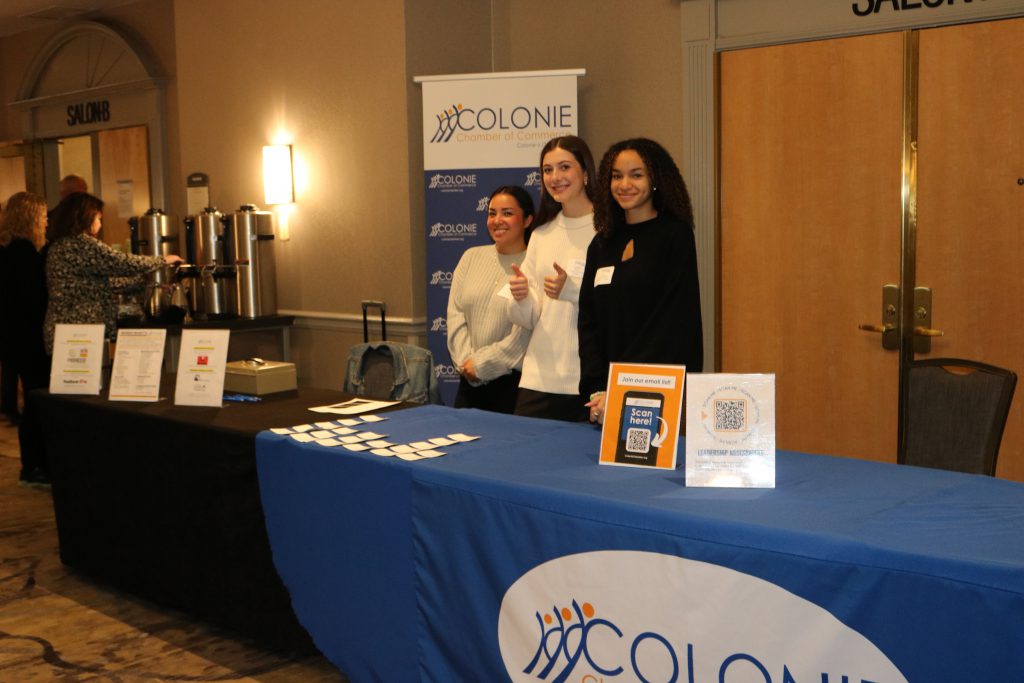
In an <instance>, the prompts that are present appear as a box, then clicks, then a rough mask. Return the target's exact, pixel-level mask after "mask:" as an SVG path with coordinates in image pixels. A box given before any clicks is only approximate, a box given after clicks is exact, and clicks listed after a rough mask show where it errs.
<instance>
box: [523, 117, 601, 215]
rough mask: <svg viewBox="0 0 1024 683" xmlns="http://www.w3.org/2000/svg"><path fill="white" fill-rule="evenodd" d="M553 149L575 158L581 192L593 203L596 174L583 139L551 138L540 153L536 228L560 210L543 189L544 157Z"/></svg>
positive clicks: (591, 156) (566, 136) (569, 137)
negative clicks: (580, 178) (579, 171)
mask: <svg viewBox="0 0 1024 683" xmlns="http://www.w3.org/2000/svg"><path fill="white" fill-rule="evenodd" d="M553 149H564V150H565V151H566V152H568V153H569V154H572V155H573V156H574V157H576V161H578V162H579V164H580V168H582V169H583V173H584V174H585V175H584V183H583V191H584V192H586V194H587V199H589V200H590V201H591V203H593V201H594V181H595V179H596V178H597V173H595V172H594V155H593V154H591V153H590V148H589V147H587V143H586V142H584V141H583V138H580V137H576V136H575V135H563V136H561V137H557V138H551V139H550V140H548V143H547V144H546V145H544V149H542V150H541V151H540V167H541V174H540V175H541V179H542V180H541V183H540V206H539V207H538V208H537V218H536V219H535V220H534V221H533V224H534V225H536V226H537V227H540V226H541V225H544V224H545V223H548V222H550V221H551V219H552V218H554V217H555V216H557V215H558V212H559V211H561V210H562V205H561V204H559V203H558V202H556V201H555V200H554V198H553V197H552V196H551V195H550V194H548V188H546V187H544V181H543V178H544V157H545V156H547V154H548V152H550V151H551V150H553Z"/></svg>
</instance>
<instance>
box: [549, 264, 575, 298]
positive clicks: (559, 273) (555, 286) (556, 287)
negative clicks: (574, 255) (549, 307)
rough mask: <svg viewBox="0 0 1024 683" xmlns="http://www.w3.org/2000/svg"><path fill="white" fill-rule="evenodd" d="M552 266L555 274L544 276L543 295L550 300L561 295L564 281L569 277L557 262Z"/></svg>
mask: <svg viewBox="0 0 1024 683" xmlns="http://www.w3.org/2000/svg"><path fill="white" fill-rule="evenodd" d="M553 265H554V267H555V274H554V275H547V276H545V278H544V293H545V294H547V295H548V296H549V297H551V298H552V299H557V298H558V295H559V294H561V293H562V287H565V279H566V278H567V277H569V274H568V273H566V272H565V270H563V269H562V266H560V265H558V262H557V261H556V262H555V263H554V264H553Z"/></svg>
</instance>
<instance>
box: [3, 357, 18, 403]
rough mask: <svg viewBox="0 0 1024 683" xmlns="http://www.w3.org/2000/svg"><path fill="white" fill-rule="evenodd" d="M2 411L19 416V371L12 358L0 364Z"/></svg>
mask: <svg viewBox="0 0 1024 683" xmlns="http://www.w3.org/2000/svg"><path fill="white" fill-rule="evenodd" d="M0 412H2V413H3V414H4V415H9V416H11V417H17V416H18V371H17V370H16V369H15V367H14V362H13V361H11V360H4V361H3V363H2V364H0Z"/></svg>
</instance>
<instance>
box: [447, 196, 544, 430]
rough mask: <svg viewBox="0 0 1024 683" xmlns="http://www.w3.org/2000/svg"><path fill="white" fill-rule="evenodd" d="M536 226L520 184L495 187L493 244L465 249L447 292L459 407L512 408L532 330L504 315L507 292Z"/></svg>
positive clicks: (490, 213) (490, 221) (490, 219)
mask: <svg viewBox="0 0 1024 683" xmlns="http://www.w3.org/2000/svg"><path fill="white" fill-rule="evenodd" d="M532 226H533V199H532V198H531V197H530V193H529V192H527V191H526V190H524V189H523V188H521V187H519V186H516V185H504V186H502V187H499V188H498V189H497V190H495V191H494V192H493V193H492V194H491V197H490V200H489V201H488V205H487V232H488V233H490V235H491V239H492V240H494V245H493V246H490V245H485V246H479V247H472V248H470V249H467V250H466V252H465V253H464V254H463V255H462V258H461V259H460V260H459V265H458V266H456V267H455V273H454V274H453V275H452V288H451V292H450V293H449V295H448V352H449V353H450V354H451V357H452V363H454V365H455V367H456V368H458V370H459V375H460V378H459V390H458V392H457V393H456V394H455V407H456V408H480V409H481V410H492V411H495V412H499V413H511V412H512V409H513V408H515V404H516V389H517V388H518V387H519V375H520V373H519V369H520V368H521V367H522V366H523V354H524V353H525V352H526V345H527V343H528V342H529V340H530V331H529V330H525V329H523V328H522V327H520V326H518V325H513V324H512V322H511V321H510V320H509V319H508V316H507V315H506V314H505V301H506V299H505V298H502V296H501V295H502V294H503V292H504V293H506V294H505V295H506V296H507V291H508V279H509V276H511V275H512V267H513V264H516V263H519V262H520V261H522V259H523V253H524V252H525V251H526V242H527V240H528V239H529V236H530V228H531V227H532Z"/></svg>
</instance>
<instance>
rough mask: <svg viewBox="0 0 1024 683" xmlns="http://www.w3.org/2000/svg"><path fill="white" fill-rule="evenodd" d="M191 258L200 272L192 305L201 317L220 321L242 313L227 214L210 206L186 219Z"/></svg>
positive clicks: (194, 286) (193, 293)
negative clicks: (236, 288)
mask: <svg viewBox="0 0 1024 683" xmlns="http://www.w3.org/2000/svg"><path fill="white" fill-rule="evenodd" d="M185 234H186V236H187V237H186V242H187V243H188V253H189V258H190V259H191V260H192V263H193V264H194V265H195V270H196V271H197V278H196V282H195V284H194V285H193V288H192V307H193V310H194V311H195V314H196V316H197V317H199V318H206V319H207V320H216V319H220V318H232V317H235V316H236V315H237V314H238V307H237V300H236V299H237V294H236V292H235V268H234V266H232V265H231V261H230V251H231V250H230V247H229V245H228V233H227V232H226V230H225V221H224V215H223V214H222V213H221V212H220V211H218V210H217V209H216V207H212V206H208V207H206V208H205V209H203V211H202V213H199V214H196V215H194V216H189V217H188V218H186V219H185Z"/></svg>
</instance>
